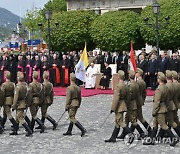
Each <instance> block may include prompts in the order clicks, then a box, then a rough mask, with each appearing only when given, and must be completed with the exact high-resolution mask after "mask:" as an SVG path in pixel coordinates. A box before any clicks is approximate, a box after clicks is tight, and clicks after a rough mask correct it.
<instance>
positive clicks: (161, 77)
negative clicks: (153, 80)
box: [157, 72, 166, 81]
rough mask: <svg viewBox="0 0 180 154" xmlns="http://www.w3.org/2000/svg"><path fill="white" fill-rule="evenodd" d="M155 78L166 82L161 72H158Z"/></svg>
mask: <svg viewBox="0 0 180 154" xmlns="http://www.w3.org/2000/svg"><path fill="white" fill-rule="evenodd" d="M157 78H158V79H160V80H162V81H166V76H165V75H164V73H162V72H158V75H157Z"/></svg>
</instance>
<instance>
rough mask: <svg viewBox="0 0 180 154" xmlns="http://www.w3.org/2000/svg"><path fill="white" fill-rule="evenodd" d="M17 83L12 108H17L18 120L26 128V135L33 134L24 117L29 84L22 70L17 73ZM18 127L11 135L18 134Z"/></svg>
mask: <svg viewBox="0 0 180 154" xmlns="http://www.w3.org/2000/svg"><path fill="white" fill-rule="evenodd" d="M17 81H18V83H17V85H16V87H15V93H14V99H13V105H12V109H13V110H16V117H17V122H18V123H19V124H22V126H23V127H24V128H25V129H26V131H27V134H26V136H27V137H28V136H31V135H32V130H31V129H30V127H29V126H28V125H27V124H26V122H25V120H24V118H25V113H24V110H25V109H26V101H25V99H26V95H27V92H28V91H27V90H28V89H27V84H26V83H25V82H23V81H24V75H23V73H22V72H18V73H17ZM17 131H18V127H14V129H13V132H12V133H10V135H17Z"/></svg>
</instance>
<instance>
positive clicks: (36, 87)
mask: <svg viewBox="0 0 180 154" xmlns="http://www.w3.org/2000/svg"><path fill="white" fill-rule="evenodd" d="M38 75H39V74H38V72H37V71H34V72H33V81H32V82H31V83H30V84H29V87H30V89H31V91H32V94H33V100H32V103H31V105H30V113H31V116H32V120H31V130H32V131H33V130H34V125H35V122H37V123H38V124H39V125H40V128H41V131H40V133H43V132H44V130H45V126H44V124H43V122H42V121H41V120H40V119H39V118H38V117H37V112H38V109H39V106H40V105H41V103H42V93H43V86H42V84H41V83H39V82H38V81H37V80H38Z"/></svg>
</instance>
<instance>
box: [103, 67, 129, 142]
mask: <svg viewBox="0 0 180 154" xmlns="http://www.w3.org/2000/svg"><path fill="white" fill-rule="evenodd" d="M118 76H119V83H118V85H117V86H116V89H115V90H114V96H113V102H112V107H111V113H113V112H114V113H115V122H116V125H115V128H114V131H113V133H112V136H111V137H110V139H108V140H105V142H116V138H117V136H118V133H119V131H120V127H122V128H123V130H124V133H125V134H128V133H131V131H130V129H129V128H128V127H127V126H126V124H125V122H124V112H126V111H127V107H126V100H127V96H128V95H127V93H128V90H127V87H126V85H125V83H124V71H121V70H120V71H118Z"/></svg>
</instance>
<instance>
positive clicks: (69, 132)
mask: <svg viewBox="0 0 180 154" xmlns="http://www.w3.org/2000/svg"><path fill="white" fill-rule="evenodd" d="M72 129H73V123H72V122H70V124H69V127H68V130H67V132H66V133H64V134H63V135H64V136H67V135H69V136H71V135H72Z"/></svg>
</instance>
